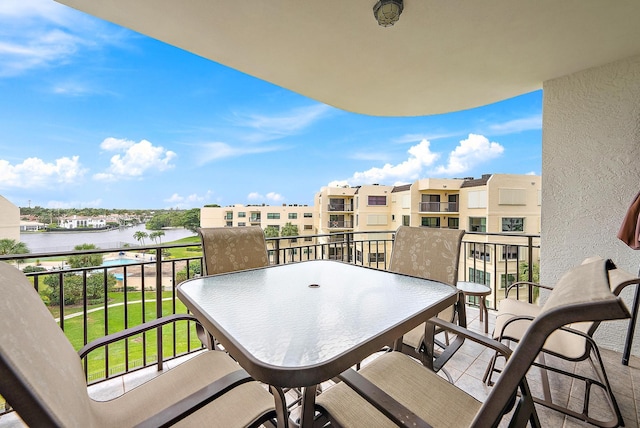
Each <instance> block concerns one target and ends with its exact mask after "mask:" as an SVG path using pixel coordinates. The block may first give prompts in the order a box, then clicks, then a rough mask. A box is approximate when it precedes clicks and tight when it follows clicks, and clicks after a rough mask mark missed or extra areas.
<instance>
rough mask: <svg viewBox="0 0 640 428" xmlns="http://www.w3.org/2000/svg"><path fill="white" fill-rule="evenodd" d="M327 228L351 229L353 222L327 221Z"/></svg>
mask: <svg viewBox="0 0 640 428" xmlns="http://www.w3.org/2000/svg"><path fill="white" fill-rule="evenodd" d="M327 227H328V228H329V229H352V228H353V222H352V221H348V220H329V221H328V222H327Z"/></svg>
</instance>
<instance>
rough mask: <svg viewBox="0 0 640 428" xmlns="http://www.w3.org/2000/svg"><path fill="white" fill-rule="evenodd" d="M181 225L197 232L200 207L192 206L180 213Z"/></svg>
mask: <svg viewBox="0 0 640 428" xmlns="http://www.w3.org/2000/svg"><path fill="white" fill-rule="evenodd" d="M182 227H184V228H185V229H187V230H190V231H191V232H193V233H197V232H198V228H199V227H200V208H193V209H190V210H187V211H185V212H184V213H183V214H182Z"/></svg>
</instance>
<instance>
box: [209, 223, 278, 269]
mask: <svg viewBox="0 0 640 428" xmlns="http://www.w3.org/2000/svg"><path fill="white" fill-rule="evenodd" d="M198 233H199V234H200V239H201V240H202V254H203V257H204V271H205V272H204V273H205V275H215V274H218V273H227V272H234V271H238V270H245V269H255V268H260V267H265V266H269V256H268V254H267V244H266V240H265V237H264V231H263V230H262V228H261V227H259V226H243V227H209V228H200V229H199V230H198Z"/></svg>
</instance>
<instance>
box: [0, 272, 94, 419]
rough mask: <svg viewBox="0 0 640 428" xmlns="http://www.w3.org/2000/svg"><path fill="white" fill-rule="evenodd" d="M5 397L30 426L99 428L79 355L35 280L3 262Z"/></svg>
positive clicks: (0, 330)
mask: <svg viewBox="0 0 640 428" xmlns="http://www.w3.org/2000/svg"><path fill="white" fill-rule="evenodd" d="M0 291H1V293H2V297H0V395H2V396H3V397H4V398H5V399H6V400H7V402H8V403H9V404H10V405H11V406H12V407H13V408H14V409H15V410H16V411H17V412H18V414H19V415H20V417H21V418H22V419H23V420H24V421H25V422H26V423H27V424H28V425H29V426H93V425H95V424H94V423H92V420H93V415H92V410H91V409H92V404H91V399H90V398H89V396H88V393H87V384H86V380H85V377H84V371H83V368H82V364H81V362H80V358H78V354H77V353H76V351H75V350H74V349H73V347H72V346H71V343H70V342H69V340H67V338H66V336H65V335H64V333H63V332H62V330H61V329H60V327H59V326H58V324H57V323H56V322H55V320H54V319H53V317H52V315H51V313H50V312H49V311H48V310H47V308H46V306H45V305H44V303H43V302H42V299H41V298H40V296H39V295H38V293H37V292H36V290H35V289H34V287H33V284H32V283H31V281H29V279H28V278H27V277H26V276H25V275H24V274H23V273H22V272H20V271H19V270H18V269H16V268H15V267H13V266H11V265H9V264H7V263H4V262H0Z"/></svg>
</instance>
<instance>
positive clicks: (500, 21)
mask: <svg viewBox="0 0 640 428" xmlns="http://www.w3.org/2000/svg"><path fill="white" fill-rule="evenodd" d="M57 1H59V2H60V3H64V4H67V5H70V6H72V7H75V8H77V9H80V10H83V11H85V12H88V13H90V14H92V15H94V16H98V17H101V18H104V19H106V20H108V21H112V22H115V23H117V24H119V25H122V26H124V27H128V28H131V29H133V30H135V31H138V32H140V33H142V34H146V35H148V36H151V37H153V38H156V39H158V40H161V41H164V42H166V43H169V44H172V45H175V46H177V47H180V48H182V49H185V50H187V51H190V52H193V53H194V54H196V55H200V56H202V57H205V58H208V59H211V60H213V61H215V62H218V63H220V64H224V65H226V66H229V67H232V68H234V69H237V70H239V71H241V72H244V73H247V74H249V75H252V76H255V77H257V78H260V79H263V80H266V81H268V82H271V83H274V84H276V85H279V86H282V87H284V88H288V89H290V90H292V91H295V92H297V93H300V94H302V95H305V96H308V97H311V98H313V99H316V100H318V101H321V102H323V103H326V104H329V105H332V106H335V107H338V108H341V109H344V110H348V111H352V112H358V113H364V114H370V115H384V116H418V115H426V114H436V113H445V112H450V111H458V110H463V109H468V108H472V107H477V106H481V105H486V104H490V103H493V102H496V101H500V100H503V99H507V98H510V97H514V96H516V95H520V94H523V93H527V92H531V91H534V90H537V89H540V88H541V87H542V83H543V82H545V81H548V80H551V79H554V78H558V77H561V76H565V75H568V74H571V73H574V72H577V71H581V70H585V69H588V68H591V67H595V66H599V65H603V64H607V63H610V62H613V61H615V60H617V59H622V58H627V57H631V56H633V55H637V54H640V25H638V22H637V21H638V17H639V16H640V1H637V0H618V1H603V0H562V1H558V0H535V1H531V0H491V1H443V0H404V11H403V13H402V15H401V16H400V20H399V21H398V22H397V23H396V24H395V25H394V26H393V27H387V28H385V27H381V26H379V25H378V24H377V22H376V20H375V19H374V17H373V5H374V4H375V3H376V0H349V1H344V0H322V1H295V0H270V1H251V2H250V1H224V2H223V1H205V0H197V1H196V0H191V1H175V0H136V1H131V0H100V1H95V0H57Z"/></svg>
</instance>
